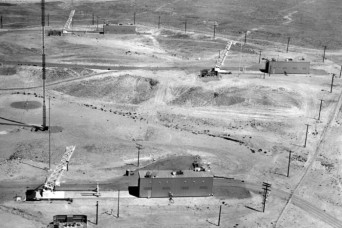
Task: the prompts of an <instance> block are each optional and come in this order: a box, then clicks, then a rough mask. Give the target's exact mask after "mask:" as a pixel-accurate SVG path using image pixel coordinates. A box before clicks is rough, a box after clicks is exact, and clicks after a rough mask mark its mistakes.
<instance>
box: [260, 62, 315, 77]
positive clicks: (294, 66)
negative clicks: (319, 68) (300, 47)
mask: <svg viewBox="0 0 342 228" xmlns="http://www.w3.org/2000/svg"><path fill="white" fill-rule="evenodd" d="M265 71H266V73H269V74H309V73H310V62H294V61H269V60H267V61H266V66H265Z"/></svg>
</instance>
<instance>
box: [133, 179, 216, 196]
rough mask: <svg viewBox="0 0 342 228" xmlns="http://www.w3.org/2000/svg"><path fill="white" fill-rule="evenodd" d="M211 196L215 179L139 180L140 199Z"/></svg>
mask: <svg viewBox="0 0 342 228" xmlns="http://www.w3.org/2000/svg"><path fill="white" fill-rule="evenodd" d="M169 192H171V193H172V195H173V196H174V197H182V196H183V197H184V196H185V197H186V196H210V195H212V193H213V177H174V178H172V177H171V178H139V197H153V198H154V197H169Z"/></svg>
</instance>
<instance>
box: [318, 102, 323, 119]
mask: <svg viewBox="0 0 342 228" xmlns="http://www.w3.org/2000/svg"><path fill="white" fill-rule="evenodd" d="M320 101H321V104H320V105H319V113H318V120H320V118H321V110H322V103H323V101H324V100H323V99H320Z"/></svg>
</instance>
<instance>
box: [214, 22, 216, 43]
mask: <svg viewBox="0 0 342 228" xmlns="http://www.w3.org/2000/svg"><path fill="white" fill-rule="evenodd" d="M215 33H216V24H214V39H215V35H216V34H215Z"/></svg>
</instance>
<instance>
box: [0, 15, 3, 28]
mask: <svg viewBox="0 0 342 228" xmlns="http://www.w3.org/2000/svg"><path fill="white" fill-rule="evenodd" d="M0 24H1V28H3V26H2V15H1V17H0Z"/></svg>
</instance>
